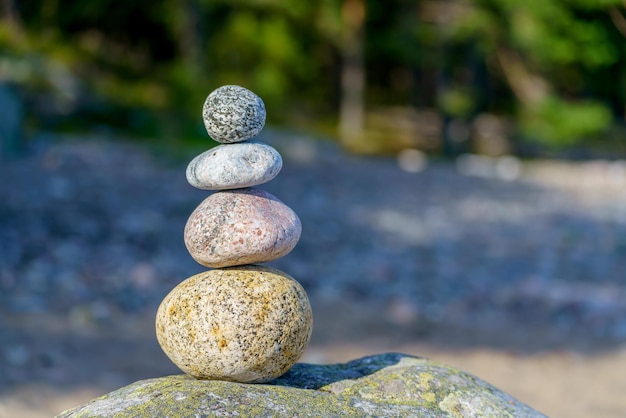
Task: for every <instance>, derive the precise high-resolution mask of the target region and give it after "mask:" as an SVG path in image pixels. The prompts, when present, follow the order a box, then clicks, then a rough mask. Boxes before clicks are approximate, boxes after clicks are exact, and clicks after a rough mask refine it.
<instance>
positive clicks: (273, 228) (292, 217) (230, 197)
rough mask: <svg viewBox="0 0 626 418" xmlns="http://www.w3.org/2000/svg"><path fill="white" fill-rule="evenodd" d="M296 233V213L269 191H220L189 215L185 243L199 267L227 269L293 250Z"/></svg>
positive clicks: (297, 238) (300, 229)
mask: <svg viewBox="0 0 626 418" xmlns="http://www.w3.org/2000/svg"><path fill="white" fill-rule="evenodd" d="M301 233H302V224H301V223H300V218H298V215H296V213H295V212H294V211H293V210H291V209H290V208H289V207H288V206H287V205H285V204H284V203H283V202H281V201H280V200H278V199H277V198H276V197H275V196H273V195H272V194H271V193H268V192H266V191H264V190H261V189H255V188H245V189H236V190H224V191H219V192H215V193H213V194H212V195H210V196H209V197H207V198H206V199H204V201H203V202H202V203H200V205H199V206H198V207H197V208H196V209H195V210H194V211H193V213H192V214H191V215H190V216H189V219H188V220H187V225H185V245H186V246H187V250H188V251H189V254H191V256H192V257H193V259H194V260H196V261H197V262H198V263H200V264H202V265H203V266H206V267H214V268H219V267H231V266H239V265H243V264H254V263H264V262H266V261H271V260H276V259H278V258H280V257H282V256H284V255H286V254H288V253H289V252H290V251H291V250H292V249H293V248H294V247H295V246H296V244H297V243H298V241H299V240H300V234H301Z"/></svg>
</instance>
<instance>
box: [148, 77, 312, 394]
mask: <svg viewBox="0 0 626 418" xmlns="http://www.w3.org/2000/svg"><path fill="white" fill-rule="evenodd" d="M265 115H266V114H265V105H264V104H263V101H262V100H261V98H259V97H258V96H257V95H255V94H254V93H252V92H251V91H249V90H247V89H245V88H243V87H239V86H232V85H229V86H223V87H220V88H218V89H217V90H215V91H213V92H212V93H211V94H210V95H209V96H208V97H207V99H206V101H205V103H204V107H203V111H202V116H203V119H204V124H205V126H206V129H207V132H208V133H209V135H210V136H211V137H212V138H213V139H214V140H215V141H217V142H219V143H221V145H218V146H216V147H215V148H212V149H210V150H208V151H206V152H204V153H202V154H200V155H198V156H197V157H196V158H194V159H193V160H192V161H191V162H190V163H189V166H188V167H187V173H186V174H187V180H188V181H189V183H190V184H191V185H192V186H194V187H197V188H199V189H203V190H215V191H216V192H215V193H213V194H211V195H210V196H209V197H207V198H206V199H205V200H204V201H203V202H202V203H201V204H200V205H199V206H198V207H197V208H196V209H195V210H194V211H193V213H192V214H191V216H190V217H189V220H188V221H187V225H186V226H185V245H186V246H187V249H188V250H189V253H190V254H191V256H192V257H193V258H194V260H196V261H197V262H198V263H200V264H201V265H203V266H205V267H209V268H212V270H208V271H205V272H202V273H200V274H197V275H194V276H192V277H190V278H188V279H186V280H185V281H183V282H182V283H180V284H179V285H178V286H176V287H175V288H174V289H173V290H172V291H171V292H170V293H169V294H168V295H167V296H166V297H165V299H163V301H162V302H161V305H160V306H159V309H158V311H157V315H156V333H157V339H158V341H159V344H160V345H161V348H162V349H163V351H164V352H165V353H166V354H167V356H168V357H169V358H170V359H171V360H172V362H174V364H176V365H177V366H178V367H179V368H180V369H181V370H183V371H184V372H185V373H188V374H190V375H192V376H194V377H196V378H200V379H219V380H229V381H236V382H266V381H269V380H272V379H274V378H276V377H278V376H280V375H282V374H283V373H285V372H286V371H287V370H289V368H290V367H291V366H292V365H293V364H294V363H295V362H296V361H297V360H298V359H299V358H300V356H301V355H302V352H303V351H304V349H305V348H306V346H307V344H308V342H309V339H310V337H311V330H312V323H313V319H312V313H311V307H310V304H309V300H308V298H307V295H306V293H305V291H304V289H303V288H302V286H301V285H300V284H299V283H298V282H297V281H296V280H294V279H293V278H292V277H290V276H289V275H287V274H285V273H283V272H281V271H279V270H277V269H274V268H269V267H264V266H258V265H256V263H264V262H268V261H272V260H276V259H278V258H280V257H283V256H284V255H286V254H287V253H289V252H290V251H291V250H292V249H293V248H294V247H295V245H296V244H297V243H298V240H299V239H300V234H301V231H302V226H301V223H300V219H299V218H298V216H297V215H296V214H295V212H294V211H293V210H291V209H290V208H289V207H288V206H286V205H285V204H284V203H282V202H281V201H280V200H278V199H277V198H276V197H275V196H273V195H272V194H270V193H268V192H266V191H264V190H262V189H259V188H255V187H254V186H258V185H261V184H263V183H266V182H268V181H270V180H272V179H273V178H274V177H276V175H277V174H278V173H279V171H280V169H281V168H282V158H281V156H280V154H279V153H278V151H276V150H275V149H274V148H272V147H271V146H269V145H267V144H264V143H262V142H259V141H254V140H252V139H253V138H254V137H256V136H257V135H258V134H259V133H260V132H261V130H262V129H263V126H264V124H265Z"/></svg>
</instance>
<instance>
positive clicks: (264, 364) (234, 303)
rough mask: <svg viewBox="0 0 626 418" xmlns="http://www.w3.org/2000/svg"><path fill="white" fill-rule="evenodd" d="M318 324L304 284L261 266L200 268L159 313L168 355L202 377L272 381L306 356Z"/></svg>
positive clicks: (159, 333)
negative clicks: (207, 269)
mask: <svg viewBox="0 0 626 418" xmlns="http://www.w3.org/2000/svg"><path fill="white" fill-rule="evenodd" d="M312 327H313V316H312V313H311V306H310V304H309V300H308V298H307V296H306V293H305V291H304V289H303V288H302V286H301V285H300V284H299V283H298V282H297V281H295V280H294V279H293V278H292V277H290V276H288V275H287V274H285V273H283V272H281V271H279V270H276V269H273V268H269V267H261V266H244V267H232V268H227V269H218V270H209V271H205V272H202V273H200V274H196V275H195V276H192V277H190V278H188V279H187V280H185V281H183V282H182V283H180V284H179V285H178V286H176V287H175V288H174V289H173V290H172V291H171V292H170V293H169V294H168V295H167V296H166V297H165V299H163V302H161V305H160V306H159V309H158V311H157V314H156V332H157V339H158V341H159V344H160V345H161V348H162V349H163V351H165V354H167V356H168V357H169V358H170V360H172V362H174V364H176V365H177V366H178V367H179V368H180V369H181V370H182V371H184V372H185V373H188V374H190V375H192V376H195V377H197V378H201V379H222V380H230V381H238V382H266V381H269V380H271V379H274V378H276V377H278V376H280V375H281V374H283V373H285V372H286V371H287V369H289V367H291V366H292V365H293V364H294V363H295V362H296V361H297V360H298V359H299V358H300V356H301V355H302V352H303V351H304V349H305V348H306V346H307V344H308V343H309V339H310V338H311V330H312Z"/></svg>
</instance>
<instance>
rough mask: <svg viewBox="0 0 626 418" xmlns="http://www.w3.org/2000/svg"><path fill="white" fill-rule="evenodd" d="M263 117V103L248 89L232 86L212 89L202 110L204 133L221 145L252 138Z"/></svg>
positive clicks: (260, 128)
mask: <svg viewBox="0 0 626 418" xmlns="http://www.w3.org/2000/svg"><path fill="white" fill-rule="evenodd" d="M265 116H266V114H265V104H264V103H263V100H261V98H260V97H259V96H257V95H256V94H254V93H253V92H251V91H250V90H248V89H246V88H243V87H240V86H234V85H228V86H222V87H219V88H217V89H215V90H214V91H213V92H212V93H211V94H209V96H208V97H207V98H206V100H205V102H204V106H203V107H202V119H203V120H204V126H205V127H206V130H207V132H208V133H209V135H210V136H211V138H213V139H214V140H215V141H217V142H221V143H223V144H232V143H234V142H241V141H245V140H247V139H250V138H254V137H255V136H257V135H258V134H259V133H260V132H261V130H262V129H263V126H264V125H265Z"/></svg>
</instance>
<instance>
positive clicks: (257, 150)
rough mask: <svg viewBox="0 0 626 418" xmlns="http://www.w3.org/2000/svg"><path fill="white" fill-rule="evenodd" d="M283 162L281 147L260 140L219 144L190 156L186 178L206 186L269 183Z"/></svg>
mask: <svg viewBox="0 0 626 418" xmlns="http://www.w3.org/2000/svg"><path fill="white" fill-rule="evenodd" d="M282 166H283V160H282V158H281V156H280V154H279V153H278V151H276V150H275V149H274V148H272V147H271V146H269V145H267V144H264V143H261V142H241V143H238V144H226V145H218V146H217V147H215V148H213V149H210V150H208V151H206V152H203V153H202V154H200V155H198V156H197V157H196V158H194V159H193V160H191V162H190V163H189V165H188V166H187V181H188V182H189V184H191V185H192V186H193V187H196V188H198V189H203V190H225V189H240V188H243V187H251V186H257V185H259V184H263V183H267V182H268V181H270V180H272V179H273V178H274V177H276V175H277V174H278V173H279V172H280V169H281V168H282Z"/></svg>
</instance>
